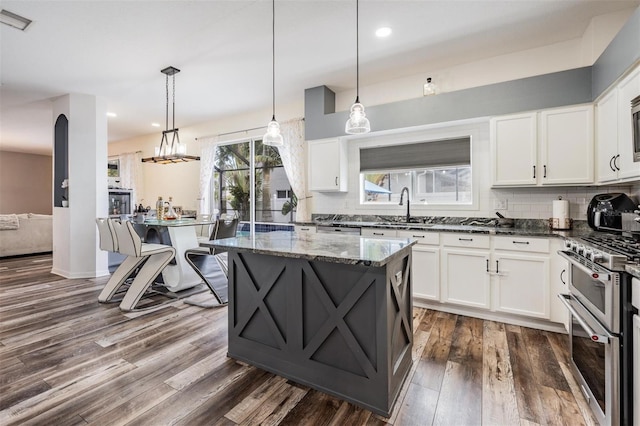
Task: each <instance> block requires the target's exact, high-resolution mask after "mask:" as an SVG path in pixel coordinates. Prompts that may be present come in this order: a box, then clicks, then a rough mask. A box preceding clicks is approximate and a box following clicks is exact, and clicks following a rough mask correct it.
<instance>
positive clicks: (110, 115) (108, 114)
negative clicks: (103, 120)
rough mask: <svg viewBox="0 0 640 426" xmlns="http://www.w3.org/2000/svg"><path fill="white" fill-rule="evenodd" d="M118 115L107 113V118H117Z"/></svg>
mask: <svg viewBox="0 0 640 426" xmlns="http://www.w3.org/2000/svg"><path fill="white" fill-rule="evenodd" d="M117 116H118V114H116V113H115V112H108V113H107V117H117Z"/></svg>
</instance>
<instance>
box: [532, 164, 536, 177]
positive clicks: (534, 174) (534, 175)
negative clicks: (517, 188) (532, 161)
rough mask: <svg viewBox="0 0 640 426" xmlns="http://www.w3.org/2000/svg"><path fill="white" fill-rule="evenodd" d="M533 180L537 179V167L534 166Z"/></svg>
mask: <svg viewBox="0 0 640 426" xmlns="http://www.w3.org/2000/svg"><path fill="white" fill-rule="evenodd" d="M533 178H534V179H535V178H536V166H533Z"/></svg>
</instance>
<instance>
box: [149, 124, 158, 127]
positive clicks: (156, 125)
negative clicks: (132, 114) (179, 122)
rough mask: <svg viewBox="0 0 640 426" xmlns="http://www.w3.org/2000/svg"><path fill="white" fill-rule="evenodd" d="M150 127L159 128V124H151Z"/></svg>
mask: <svg viewBox="0 0 640 426" xmlns="http://www.w3.org/2000/svg"><path fill="white" fill-rule="evenodd" d="M151 126H153V127H160V124H158V123H151Z"/></svg>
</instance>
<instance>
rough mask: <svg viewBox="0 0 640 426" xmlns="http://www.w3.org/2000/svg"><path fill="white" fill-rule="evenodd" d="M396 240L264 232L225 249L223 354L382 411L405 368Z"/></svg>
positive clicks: (407, 320) (406, 256) (405, 264)
mask: <svg viewBox="0 0 640 426" xmlns="http://www.w3.org/2000/svg"><path fill="white" fill-rule="evenodd" d="M413 244H415V241H413V240H411V239H404V238H386V239H382V238H366V237H360V236H352V235H327V234H297V233H292V232H270V233H264V234H257V235H255V236H241V237H236V238H227V239H223V240H215V241H210V242H209V243H205V245H206V246H209V247H215V248H219V249H222V250H228V252H229V254H228V259H229V350H228V354H229V356H230V357H232V358H235V359H238V360H241V361H244V362H247V363H249V364H252V365H254V366H256V367H259V368H262V369H264V370H267V371H270V372H272V373H275V374H278V375H280V376H283V377H286V378H288V379H291V380H293V381H295V382H298V383H301V384H304V385H308V386H310V387H312V388H315V389H317V390H320V391H323V392H326V393H329V394H332V395H335V396H337V397H339V398H342V399H344V400H347V401H349V402H352V403H354V404H356V405H359V406H361V407H364V408H366V409H369V410H371V411H373V412H375V413H378V414H381V415H383V416H389V414H390V413H391V410H392V408H393V404H394V402H395V400H396V398H397V396H398V393H399V391H400V388H401V386H402V383H403V381H404V379H405V377H406V375H407V373H408V372H409V370H410V367H411V362H412V360H411V348H412V341H413V340H412V339H413V330H412V300H411V246H412V245H413Z"/></svg>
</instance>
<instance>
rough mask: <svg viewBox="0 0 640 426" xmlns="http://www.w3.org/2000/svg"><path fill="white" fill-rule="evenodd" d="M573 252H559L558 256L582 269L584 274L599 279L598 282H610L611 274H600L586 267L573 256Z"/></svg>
mask: <svg viewBox="0 0 640 426" xmlns="http://www.w3.org/2000/svg"><path fill="white" fill-rule="evenodd" d="M571 253H572V252H569V253H567V252H564V251H562V250H558V254H559V255H560V256H561V257H563V258H565V259H566V260H568V261H569V263H571V265H572V266H575V267H576V268H578V269H580V270H581V271H582V272H584V273H585V274H587V275H589V276H591V277H593V278H595V279H597V280H598V281H601V282H603V283H606V282H607V281H609V274H608V273H606V272H600V271H597V272H596V271H594V270H592V269H590V268H588V267H586V266H584V265H583V264H582V263H580V262H578V261H577V260H576V259H575V258H574V257H573V256H572V254H571ZM594 274H595V275H594Z"/></svg>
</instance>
